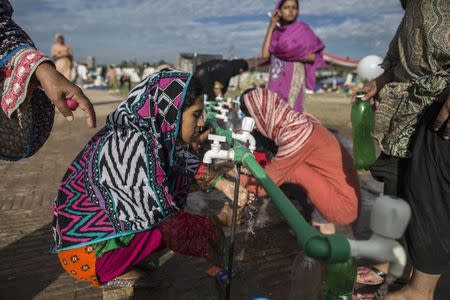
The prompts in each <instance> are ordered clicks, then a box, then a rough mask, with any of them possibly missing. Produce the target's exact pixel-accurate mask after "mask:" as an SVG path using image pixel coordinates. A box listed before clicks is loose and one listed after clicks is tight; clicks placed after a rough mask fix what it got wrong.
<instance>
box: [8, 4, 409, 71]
mask: <svg viewBox="0 0 450 300" xmlns="http://www.w3.org/2000/svg"><path fill="white" fill-rule="evenodd" d="M10 2H11V3H12V5H13V6H14V9H15V12H14V15H13V18H14V20H15V21H16V22H17V23H18V24H19V25H20V26H22V27H23V28H24V29H25V30H26V31H27V32H28V33H29V34H30V36H31V37H32V39H33V40H34V41H35V43H36V44H37V46H38V47H39V48H40V49H41V50H43V51H44V52H47V53H48V52H49V51H50V47H51V45H52V43H53V35H54V33H56V32H61V33H62V34H63V35H64V36H65V38H66V42H67V43H69V44H70V45H71V46H72V48H73V50H74V54H75V58H76V60H77V61H84V59H85V58H86V56H88V55H92V56H94V57H95V58H96V60H97V62H99V63H108V64H109V63H118V62H120V61H121V60H123V59H136V60H138V61H151V62H153V61H157V60H159V59H165V60H167V61H170V62H176V59H177V57H178V54H179V53H180V52H199V53H211V54H222V55H224V56H225V57H228V56H230V55H231V54H233V55H234V56H239V57H249V56H255V55H259V54H260V51H261V45H262V41H263V38H264V35H265V32H266V28H267V25H268V22H269V18H268V17H267V12H268V11H271V10H273V8H274V5H275V2H276V1H274V0H252V1H250V0H222V1H218V0H102V1H100V0H97V1H95V0H10ZM337 3H339V4H337ZM402 15H403V11H402V9H401V7H400V2H399V1H397V0H377V1H374V0H303V1H302V0H301V1H300V19H301V20H302V21H304V22H306V23H308V24H309V25H310V26H311V27H312V28H313V30H314V31H315V32H316V34H317V35H318V36H319V37H320V38H321V39H322V40H323V42H324V43H325V45H326V50H325V51H326V52H328V53H332V54H335V55H340V56H349V57H353V58H361V57H363V56H365V55H368V54H377V55H380V56H383V55H384V54H385V52H386V49H387V47H388V45H389V42H390V40H391V38H392V37H393V35H394V33H395V30H396V28H397V26H398V24H399V23H400V21H401V18H402ZM230 49H233V50H232V51H231V50H230Z"/></svg>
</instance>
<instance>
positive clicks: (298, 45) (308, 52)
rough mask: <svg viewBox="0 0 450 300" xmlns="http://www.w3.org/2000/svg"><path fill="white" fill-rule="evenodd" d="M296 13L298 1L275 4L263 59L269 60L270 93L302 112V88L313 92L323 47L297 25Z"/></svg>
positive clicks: (306, 29) (313, 34)
mask: <svg viewBox="0 0 450 300" xmlns="http://www.w3.org/2000/svg"><path fill="white" fill-rule="evenodd" d="M298 13H299V8H298V0H279V1H278V3H277V6H276V7H275V11H274V13H273V14H272V18H271V21H270V24H269V27H268V29H267V33H266V37H265V39H264V44H263V48H262V55H263V57H264V58H269V57H270V58H271V59H270V76H269V89H270V90H271V91H273V92H275V93H277V94H278V95H280V96H281V97H282V98H283V99H285V100H286V101H287V102H288V103H289V105H290V106H291V107H292V108H293V109H294V110H295V111H297V112H302V111H303V95H304V92H305V88H308V89H310V90H313V89H314V86H315V84H316V70H317V69H319V68H320V67H322V66H324V65H325V63H324V60H323V49H324V48H325V45H324V44H323V43H322V41H321V40H320V39H319V38H318V37H317V36H316V34H315V33H314V32H313V31H312V30H311V28H310V27H309V26H308V25H307V24H305V23H303V22H300V21H297V18H298Z"/></svg>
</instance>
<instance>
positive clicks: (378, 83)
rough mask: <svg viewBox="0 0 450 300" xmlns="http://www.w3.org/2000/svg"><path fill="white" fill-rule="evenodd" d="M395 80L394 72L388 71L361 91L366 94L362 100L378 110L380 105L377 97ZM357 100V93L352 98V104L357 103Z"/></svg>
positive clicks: (368, 83)
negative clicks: (376, 99)
mask: <svg viewBox="0 0 450 300" xmlns="http://www.w3.org/2000/svg"><path fill="white" fill-rule="evenodd" d="M393 79H394V73H393V72H392V70H388V71H385V72H384V73H383V74H381V75H380V76H378V77H377V78H375V79H373V80H371V81H369V82H367V83H366V84H365V85H364V87H363V88H362V89H361V91H362V92H363V93H364V97H362V98H361V100H363V101H369V102H370V104H371V105H372V107H373V109H376V107H377V104H378V103H377V101H375V97H376V96H377V95H378V93H379V92H380V91H381V89H382V88H383V87H384V86H385V85H386V84H388V83H389V82H392V81H393ZM355 99H356V93H355V94H353V96H352V103H354V102H355Z"/></svg>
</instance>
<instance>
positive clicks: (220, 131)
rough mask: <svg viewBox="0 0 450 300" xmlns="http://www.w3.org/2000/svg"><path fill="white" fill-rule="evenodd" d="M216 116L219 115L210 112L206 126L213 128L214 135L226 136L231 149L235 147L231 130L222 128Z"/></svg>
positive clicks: (207, 115)
mask: <svg viewBox="0 0 450 300" xmlns="http://www.w3.org/2000/svg"><path fill="white" fill-rule="evenodd" d="M216 115H217V113H215V112H208V113H207V114H206V119H205V125H206V126H208V127H209V128H212V130H213V131H214V134H217V135H222V136H224V137H225V138H226V143H227V144H228V145H230V146H231V147H233V144H234V140H233V133H232V132H231V131H229V130H226V129H223V128H221V127H220V126H219V125H218V124H217V122H216Z"/></svg>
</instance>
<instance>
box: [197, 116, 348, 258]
mask: <svg viewBox="0 0 450 300" xmlns="http://www.w3.org/2000/svg"><path fill="white" fill-rule="evenodd" d="M206 123H207V124H208V125H209V126H210V127H211V128H213V130H214V133H215V134H218V135H222V136H225V137H226V140H227V143H228V144H229V145H230V146H232V147H233V150H234V161H235V162H239V163H242V164H243V165H244V166H245V167H246V168H247V169H248V170H249V171H250V172H251V173H252V175H253V176H254V177H255V178H256V180H258V182H259V183H260V185H261V187H262V188H263V189H264V190H265V191H266V192H267V194H268V195H269V196H270V198H271V199H272V201H273V202H274V203H275V205H276V206H277V208H278V210H279V211H280V212H281V214H282V215H283V217H284V218H285V219H286V221H287V223H288V224H289V226H290V227H291V228H292V229H293V230H294V232H295V235H296V237H297V243H298V245H299V247H300V248H302V249H304V250H305V252H306V254H307V255H308V256H310V257H313V258H315V259H318V260H323V261H328V262H329V263H339V262H346V261H347V260H348V259H349V258H350V244H349V242H348V240H347V238H346V237H345V236H343V235H336V234H334V235H326V236H325V235H322V234H320V233H319V232H318V231H317V230H316V229H314V228H313V227H312V226H310V225H309V223H308V222H306V220H305V219H304V218H303V216H302V215H301V214H300V213H299V212H298V211H297V208H296V207H295V206H294V205H293V204H292V203H291V201H290V200H289V199H288V198H287V197H286V196H285V195H284V193H283V192H282V191H281V190H280V188H279V187H278V186H277V185H276V184H275V183H274V182H273V180H272V179H271V178H270V177H269V176H268V175H267V173H266V172H265V171H264V169H263V168H262V167H261V166H260V165H259V163H258V162H257V161H256V160H255V157H254V156H253V154H251V153H250V151H249V150H248V149H247V148H245V147H244V146H242V145H241V144H240V143H239V142H237V141H233V138H232V133H231V131H229V130H225V129H222V128H220V127H219V126H218V125H217V123H216V121H215V115H213V114H208V115H207V118H206Z"/></svg>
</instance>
